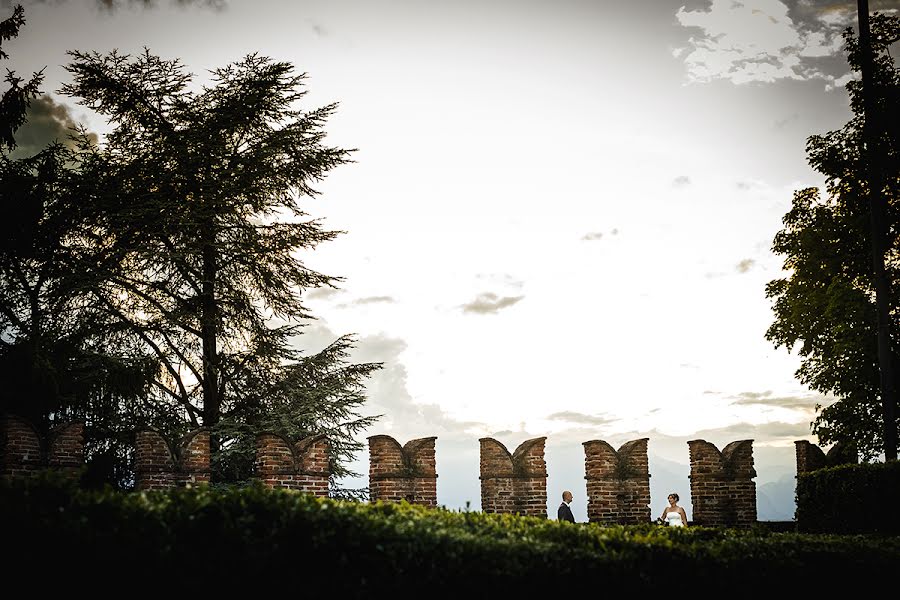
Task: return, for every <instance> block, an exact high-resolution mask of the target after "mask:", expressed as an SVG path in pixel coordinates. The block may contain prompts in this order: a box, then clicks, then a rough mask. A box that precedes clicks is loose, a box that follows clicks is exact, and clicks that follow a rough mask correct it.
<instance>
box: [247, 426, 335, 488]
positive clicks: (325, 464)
mask: <svg viewBox="0 0 900 600" xmlns="http://www.w3.org/2000/svg"><path fill="white" fill-rule="evenodd" d="M330 448H331V445H330V443H329V441H328V437H327V436H325V435H324V434H320V435H314V436H310V437H305V438H302V439H300V440H298V441H297V442H294V443H293V444H292V443H290V442H289V441H288V440H287V439H285V438H284V437H282V436H280V435H278V434H276V433H262V434H259V435H258V436H257V437H256V476H257V477H258V478H259V479H260V480H261V481H262V482H263V484H265V485H266V486H268V487H270V488H284V489H290V490H299V491H302V492H308V493H311V494H315V495H316V496H320V497H323V498H324V497H327V496H328V489H329V479H330V477H331V467H330V463H329V453H330Z"/></svg>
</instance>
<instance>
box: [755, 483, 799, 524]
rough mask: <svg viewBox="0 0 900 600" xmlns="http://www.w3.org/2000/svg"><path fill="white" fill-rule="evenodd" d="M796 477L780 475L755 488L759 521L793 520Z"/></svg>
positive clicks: (795, 504)
mask: <svg viewBox="0 0 900 600" xmlns="http://www.w3.org/2000/svg"><path fill="white" fill-rule="evenodd" d="M796 486H797V479H796V478H795V477H794V476H793V475H782V476H781V478H779V479H778V480H777V481H770V482H768V483H764V484H762V485H758V486H757V488H756V518H757V520H759V521H793V520H794V511H795V510H796V509H797V502H796V500H795V497H794V492H795V491H796Z"/></svg>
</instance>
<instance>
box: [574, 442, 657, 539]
mask: <svg viewBox="0 0 900 600" xmlns="http://www.w3.org/2000/svg"><path fill="white" fill-rule="evenodd" d="M648 439H649V438H642V439H639V440H633V441H630V442H626V443H624V444H622V445H621V446H620V447H619V450H618V452H616V451H615V450H614V449H613V447H612V446H610V445H609V444H608V443H607V442H604V441H603V440H591V441H589V442H584V444H583V445H584V473H585V475H584V478H585V479H586V480H587V497H588V505H587V512H588V521H590V522H591V523H606V524H616V523H618V524H633V523H647V522H649V521H650V468H649V463H648V460H647V441H648Z"/></svg>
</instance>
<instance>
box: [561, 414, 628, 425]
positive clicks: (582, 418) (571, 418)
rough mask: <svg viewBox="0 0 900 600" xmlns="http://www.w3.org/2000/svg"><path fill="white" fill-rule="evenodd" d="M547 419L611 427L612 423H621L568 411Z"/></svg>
mask: <svg viewBox="0 0 900 600" xmlns="http://www.w3.org/2000/svg"><path fill="white" fill-rule="evenodd" d="M547 419H548V420H550V421H565V422H567V423H575V424H576V425H609V424H610V423H615V422H617V421H619V419H610V418H608V417H595V416H593V415H586V414H584V413H578V412H573V411H568V410H567V411H562V412H555V413H553V414H552V415H548V416H547Z"/></svg>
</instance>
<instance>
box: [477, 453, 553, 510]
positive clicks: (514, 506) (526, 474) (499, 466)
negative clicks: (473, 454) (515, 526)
mask: <svg viewBox="0 0 900 600" xmlns="http://www.w3.org/2000/svg"><path fill="white" fill-rule="evenodd" d="M546 440H547V438H546V437H540V438H534V439H531V440H526V441H524V442H522V443H521V444H520V445H519V447H518V448H516V450H515V452H513V453H512V454H510V453H509V451H508V450H507V449H506V446H504V445H503V444H501V443H500V442H498V441H497V440H495V439H493V438H481V439H480V440H479V442H480V444H481V458H480V470H481V477H480V479H481V510H482V512H486V513H511V514H519V515H528V516H535V517H544V518H546V517H547V463H546V461H545V460H544V443H545V442H546Z"/></svg>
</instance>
